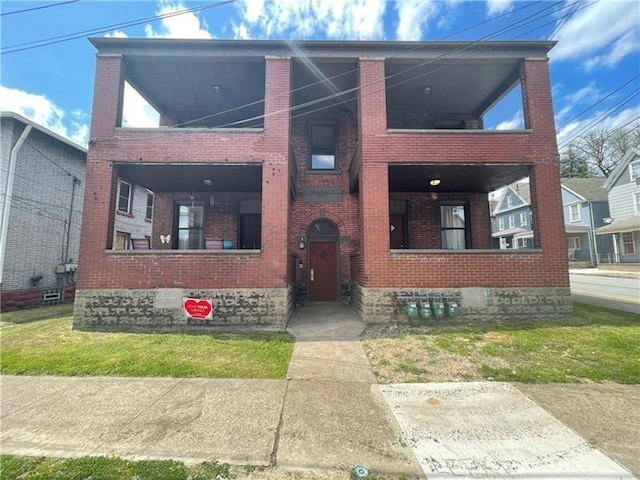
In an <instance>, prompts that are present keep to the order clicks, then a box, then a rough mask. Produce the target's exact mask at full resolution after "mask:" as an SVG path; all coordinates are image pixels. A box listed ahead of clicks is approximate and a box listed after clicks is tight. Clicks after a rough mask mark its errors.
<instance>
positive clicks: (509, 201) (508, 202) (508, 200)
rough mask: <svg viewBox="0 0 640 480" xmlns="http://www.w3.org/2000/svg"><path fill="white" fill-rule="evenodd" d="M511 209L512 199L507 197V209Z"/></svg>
mask: <svg viewBox="0 0 640 480" xmlns="http://www.w3.org/2000/svg"><path fill="white" fill-rule="evenodd" d="M511 207H513V197H511V196H509V197H507V208H511Z"/></svg>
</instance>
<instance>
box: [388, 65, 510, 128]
mask: <svg viewBox="0 0 640 480" xmlns="http://www.w3.org/2000/svg"><path fill="white" fill-rule="evenodd" d="M385 76H386V103H387V128H388V129H389V130H483V129H485V123H484V116H485V114H486V113H487V111H488V110H490V109H491V108H492V107H493V106H494V105H495V104H496V102H498V101H499V100H500V99H502V98H503V97H504V96H505V95H506V94H507V93H509V92H510V91H511V90H512V89H513V86H514V85H515V84H516V83H518V80H519V60H518V59H500V58H495V59H492V58H473V57H472V58H466V59H464V60H459V59H443V58H439V59H428V58H425V59H411V60H408V59H402V58H393V59H388V60H387V61H386V62H385Z"/></svg>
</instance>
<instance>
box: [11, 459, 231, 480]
mask: <svg viewBox="0 0 640 480" xmlns="http://www.w3.org/2000/svg"><path fill="white" fill-rule="evenodd" d="M229 470H230V469H229V466H228V465H225V464H219V463H215V462H211V463H203V464H200V465H194V466H186V465H185V464H184V463H182V462H176V461H173V460H158V461H139V462H130V461H128V460H123V459H120V458H115V457H80V458H68V459H61V458H31V457H15V456H12V455H2V456H0V478H2V479H5V478H6V479H7V480H9V479H21V478H24V479H39V480H49V479H51V480H53V479H62V478H64V479H65V480H87V479H91V480H115V479H117V480H128V479H130V480H158V479H162V480H212V479H215V478H216V476H218V475H220V476H221V477H224V478H233V477H235V475H234V476H231V475H230V471H229Z"/></svg>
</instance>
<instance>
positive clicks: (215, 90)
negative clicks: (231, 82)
mask: <svg viewBox="0 0 640 480" xmlns="http://www.w3.org/2000/svg"><path fill="white" fill-rule="evenodd" d="M211 90H212V91H213V93H221V92H222V86H221V85H217V84H215V85H211Z"/></svg>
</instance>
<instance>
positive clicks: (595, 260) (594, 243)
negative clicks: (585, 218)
mask: <svg viewBox="0 0 640 480" xmlns="http://www.w3.org/2000/svg"><path fill="white" fill-rule="evenodd" d="M589 220H590V221H591V235H589V237H590V238H589V242H590V243H591V244H592V246H593V248H592V249H591V254H592V255H593V261H592V262H591V263H592V264H593V266H594V267H597V266H598V239H597V238H596V226H595V224H594V222H593V202H589Z"/></svg>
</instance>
